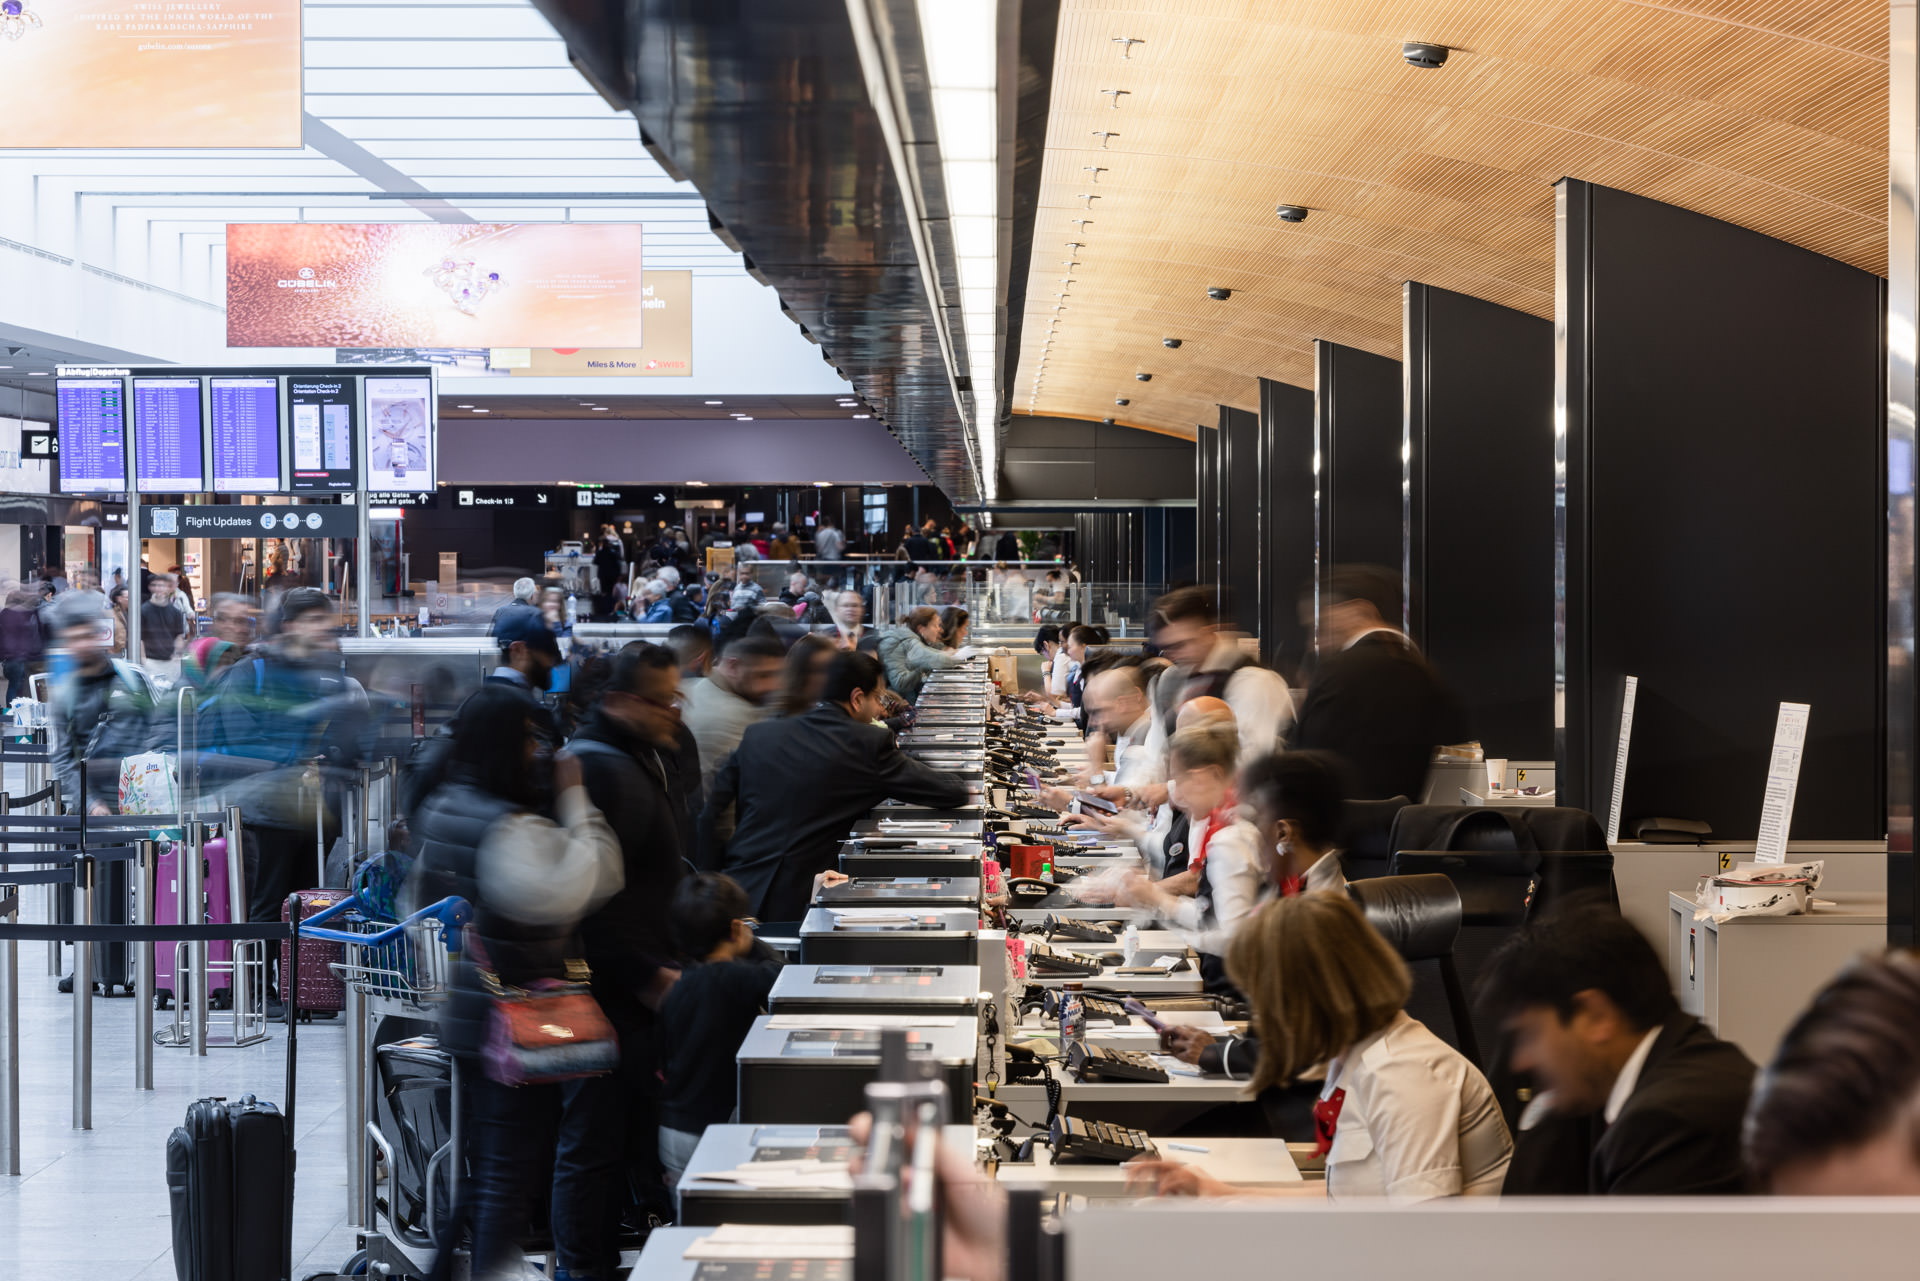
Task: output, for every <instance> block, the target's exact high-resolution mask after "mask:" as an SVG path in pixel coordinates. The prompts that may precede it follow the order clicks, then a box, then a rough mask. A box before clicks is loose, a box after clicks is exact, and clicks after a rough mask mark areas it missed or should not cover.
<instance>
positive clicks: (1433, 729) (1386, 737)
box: [1291, 565, 1468, 800]
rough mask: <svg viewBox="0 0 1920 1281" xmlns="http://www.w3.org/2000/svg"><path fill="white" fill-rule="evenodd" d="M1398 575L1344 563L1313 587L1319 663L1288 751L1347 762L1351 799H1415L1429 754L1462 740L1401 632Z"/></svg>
mask: <svg viewBox="0 0 1920 1281" xmlns="http://www.w3.org/2000/svg"><path fill="white" fill-rule="evenodd" d="M1401 618H1402V607H1401V584H1400V576H1399V575H1398V574H1395V573H1394V572H1393V571H1391V570H1387V569H1381V568H1379V567H1378V566H1374V565H1341V566H1337V567H1336V568H1335V569H1334V570H1333V572H1332V573H1330V574H1329V575H1328V576H1327V579H1326V581H1325V582H1324V583H1323V584H1322V585H1321V590H1320V627H1319V633H1318V636H1319V650H1320V662H1319V666H1318V668H1317V669H1316V670H1315V672H1314V674H1313V678H1312V680H1311V681H1310V682H1309V683H1308V685H1307V698H1306V702H1305V703H1304V704H1303V705H1302V706H1301V708H1300V714H1299V716H1298V717H1296V718H1295V720H1294V726H1293V734H1292V736H1291V739H1292V741H1291V746H1293V747H1295V748H1299V749H1304V750H1311V751H1322V752H1332V753H1333V754H1334V755H1336V756H1339V757H1340V758H1341V759H1343V760H1344V761H1346V763H1347V769H1348V774H1349V786H1350V787H1351V788H1352V794H1353V797H1354V799H1356V800H1384V799H1385V798H1387V797H1389V796H1408V797H1412V798H1413V799H1415V800H1418V799H1419V798H1420V795H1421V793H1422V792H1423V791H1424V790H1425V788H1426V779H1427V764H1428V762H1429V761H1430V760H1432V758H1433V749H1434V748H1435V747H1438V746H1440V745H1442V744H1445V743H1460V742H1465V741H1466V739H1467V737H1468V728H1467V724H1466V716H1465V713H1463V712H1462V711H1461V708H1460V704H1459V703H1458V702H1457V701H1455V699H1454V698H1453V696H1452V695H1451V694H1449V693H1448V692H1447V690H1446V688H1445V687H1444V686H1443V685H1441V683H1440V678H1439V677H1438V676H1437V675H1436V674H1435V673H1434V670H1433V667H1432V665H1431V664H1429V663H1428V662H1427V660H1426V658H1425V656H1424V655H1422V654H1421V653H1420V651H1419V650H1418V649H1417V648H1415V646H1414V644H1413V642H1412V641H1411V640H1410V639H1408V637H1407V634H1406V633H1405V632H1403V631H1401V630H1400V621H1401Z"/></svg>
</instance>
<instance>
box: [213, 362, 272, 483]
mask: <svg viewBox="0 0 1920 1281" xmlns="http://www.w3.org/2000/svg"><path fill="white" fill-rule="evenodd" d="M208 385H209V388H210V390H211V392H212V395H211V397H210V399H211V400H212V403H213V412H212V415H211V418H212V423H213V431H212V439H213V488H214V492H215V493H220V494H273V493H278V492H279V491H280V380H279V379H277V378H212V379H209V380H208Z"/></svg>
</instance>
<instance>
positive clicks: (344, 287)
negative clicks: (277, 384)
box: [0, 0, 647, 348]
mask: <svg viewBox="0 0 1920 1281" xmlns="http://www.w3.org/2000/svg"><path fill="white" fill-rule="evenodd" d="M4 2H5V0H0V3H4ZM641 231H642V226H641V224H639V223H579V222H574V223H557V222H556V223H233V224H229V225H228V227H227V345H228V346H230V347H336V348H338V347H348V348H364V347H401V348H427V347H469V348H471V347H639V346H641V345H642V338H643V331H644V328H645V317H646V311H647V306H646V292H645V282H644V281H643V280H642V278H641V266H640V240H641Z"/></svg>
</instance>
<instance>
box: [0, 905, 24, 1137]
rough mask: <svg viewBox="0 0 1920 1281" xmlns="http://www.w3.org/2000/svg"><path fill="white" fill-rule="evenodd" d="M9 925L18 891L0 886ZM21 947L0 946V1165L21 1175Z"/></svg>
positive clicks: (16, 913) (14, 920)
mask: <svg viewBox="0 0 1920 1281" xmlns="http://www.w3.org/2000/svg"><path fill="white" fill-rule="evenodd" d="M0 896H3V897H0V901H3V902H5V904H6V908H7V910H6V913H5V916H4V919H5V921H6V923H7V924H8V925H17V924H19V923H20V887H19V886H17V885H6V886H0ZM19 962H20V944H19V942H18V941H17V940H15V939H11V938H10V939H8V940H7V941H6V942H4V943H0V1077H4V1080H0V1164H4V1169H5V1173H7V1174H9V1175H17V1174H19V1173H20V964H19Z"/></svg>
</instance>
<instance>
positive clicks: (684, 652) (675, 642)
mask: <svg viewBox="0 0 1920 1281" xmlns="http://www.w3.org/2000/svg"><path fill="white" fill-rule="evenodd" d="M667 648H668V649H670V650H672V651H673V656H674V657H675V658H676V659H678V660H679V662H680V693H681V695H682V696H685V695H686V694H688V693H689V692H691V691H692V689H693V686H694V683H695V682H696V681H703V680H705V679H707V668H708V666H709V665H710V664H711V663H712V660H713V633H712V632H710V631H708V630H707V629H706V628H704V627H701V626H700V625H698V624H697V623H682V624H680V626H678V627H676V628H674V629H673V630H672V631H670V632H668V633H667Z"/></svg>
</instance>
